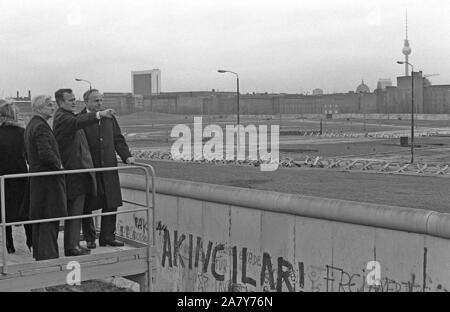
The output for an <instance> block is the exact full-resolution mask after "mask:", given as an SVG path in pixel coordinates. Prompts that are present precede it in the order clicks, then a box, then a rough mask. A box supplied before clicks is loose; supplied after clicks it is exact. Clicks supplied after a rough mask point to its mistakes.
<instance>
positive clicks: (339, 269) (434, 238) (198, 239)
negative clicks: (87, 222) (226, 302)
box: [117, 174, 450, 292]
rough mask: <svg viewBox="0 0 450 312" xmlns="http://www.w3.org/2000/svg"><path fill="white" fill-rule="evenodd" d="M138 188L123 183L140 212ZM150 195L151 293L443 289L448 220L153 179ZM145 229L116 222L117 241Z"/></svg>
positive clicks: (141, 220) (448, 281) (142, 224)
mask: <svg viewBox="0 0 450 312" xmlns="http://www.w3.org/2000/svg"><path fill="white" fill-rule="evenodd" d="M143 181H144V180H143V177H140V176H137V175H129V174H121V183H122V187H123V188H122V193H123V196H124V198H125V199H128V200H131V201H134V202H139V203H144V202H145V192H144V187H143V186H144V182H143ZM156 188H157V197H156V213H155V223H156V224H157V226H156V237H155V238H156V244H157V251H158V254H157V256H156V259H157V267H158V269H157V283H156V289H157V290H161V291H297V292H298V291H333V292H347V291H350V292H356V291H366V292H368V291H373V292H375V291H383V292H394V291H446V290H447V289H450V272H449V271H448V258H449V256H450V243H449V240H448V238H450V215H448V214H442V213H437V212H432V211H426V210H420V209H410V208H404V207H391V206H385V205H376V204H368V203H359V202H351V201H342V200H333V199H325V198H316V197H309V196H299V195H291V194H283V193H276V192H268V191H259V190H251V189H242V188H235V187H227V186H219V185H211V184H204V183H195V182H187V181H179V180H170V179H161V178H159V179H157V182H156ZM131 206H132V205H130V204H127V205H124V207H122V208H121V209H127V208H128V207H131ZM150 228H151V227H150V226H149V225H148V223H147V221H146V220H145V214H144V213H142V214H139V213H136V214H135V215H132V216H130V215H119V216H118V227H117V232H118V234H119V235H122V236H124V237H127V238H130V239H136V240H143V241H145V240H146V238H147V235H151V231H150V234H149V230H150ZM370 261H378V263H379V264H380V270H381V271H380V272H381V276H380V278H381V280H380V283H379V285H369V284H368V282H367V277H368V276H369V277H370V276H374V275H373V274H374V272H375V271H376V270H374V269H373V268H372V267H367V264H368V262H370Z"/></svg>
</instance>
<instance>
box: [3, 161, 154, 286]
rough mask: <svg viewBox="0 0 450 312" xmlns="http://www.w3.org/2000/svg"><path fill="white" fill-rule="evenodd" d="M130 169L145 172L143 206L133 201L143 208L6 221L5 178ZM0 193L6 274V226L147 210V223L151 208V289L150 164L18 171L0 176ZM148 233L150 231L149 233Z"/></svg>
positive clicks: (149, 255)
mask: <svg viewBox="0 0 450 312" xmlns="http://www.w3.org/2000/svg"><path fill="white" fill-rule="evenodd" d="M130 169H139V170H142V171H143V172H144V173H145V190H146V192H145V193H146V195H145V206H144V205H139V204H136V203H133V204H134V205H138V206H143V207H145V208H136V209H127V210H122V211H115V212H105V213H92V214H86V215H78V216H70V217H59V218H49V219H38V220H30V221H20V222H9V223H7V222H6V202H5V180H6V179H18V178H30V177H42V176H52V175H66V174H77V173H91V172H105V171H116V170H117V171H119V170H130ZM150 178H151V181H152V205H151V206H150V199H149V191H150V189H149V179H150ZM0 194H1V217H2V219H1V227H2V236H3V239H2V252H3V263H2V274H8V253H7V248H6V227H7V226H15V225H24V224H37V223H44V222H53V221H65V220H74V219H84V218H92V217H98V216H109V215H117V214H124V213H131V212H140V211H147V223H148V222H149V220H150V218H151V217H150V210H152V213H153V217H152V218H151V219H152V241H150V235H148V237H147V263H148V281H147V283H148V285H147V286H148V289H149V291H151V290H152V276H151V274H152V266H151V265H152V263H151V259H152V258H151V256H152V255H151V247H152V246H155V217H154V216H155V195H156V187H155V170H154V169H153V167H152V166H150V165H148V164H144V163H135V164H134V165H130V166H128V165H127V166H121V167H107V168H92V169H77V170H61V171H46V172H34V173H20V174H6V175H2V176H0ZM149 234H150V233H149Z"/></svg>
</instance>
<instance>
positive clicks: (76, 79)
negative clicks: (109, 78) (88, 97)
mask: <svg viewBox="0 0 450 312" xmlns="http://www.w3.org/2000/svg"><path fill="white" fill-rule="evenodd" d="M75 81H84V82H87V83H88V84H89V90H92V85H91V82H90V81H89V80H85V79H80V78H75Z"/></svg>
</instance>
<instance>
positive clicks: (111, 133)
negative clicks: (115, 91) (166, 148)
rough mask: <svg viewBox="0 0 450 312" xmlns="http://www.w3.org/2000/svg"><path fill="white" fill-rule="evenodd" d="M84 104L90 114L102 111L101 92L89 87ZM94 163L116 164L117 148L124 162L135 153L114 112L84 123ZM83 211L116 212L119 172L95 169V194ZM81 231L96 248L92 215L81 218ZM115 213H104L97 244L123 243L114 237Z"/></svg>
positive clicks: (113, 244) (87, 243)
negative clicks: (130, 147)
mask: <svg viewBox="0 0 450 312" xmlns="http://www.w3.org/2000/svg"><path fill="white" fill-rule="evenodd" d="M83 99H84V102H85V104H86V108H85V109H84V110H83V111H82V112H81V113H80V114H81V115H83V114H89V113H95V112H98V111H101V109H102V107H103V96H102V94H101V93H100V92H99V91H98V90H96V89H90V90H88V91H86V92H85V93H84V95H83ZM84 132H85V134H86V138H87V141H88V143H89V148H90V151H91V155H92V159H93V161H94V166H95V167H96V168H102V167H117V157H116V152H117V154H118V155H119V156H120V158H121V159H122V161H123V162H124V163H126V164H133V163H134V162H135V159H134V157H132V156H131V153H130V150H129V148H128V145H127V143H126V142H125V138H124V136H123V135H122V133H121V131H120V127H119V124H118V123H117V120H116V118H115V117H114V116H113V117H112V118H110V119H101V120H99V121H98V122H97V123H95V124H91V125H89V126H87V127H84ZM85 206H86V207H85V213H90V212H91V211H92V210H98V209H102V212H115V211H117V208H118V207H119V206H122V194H121V189H120V182H119V174H118V172H117V171H105V172H99V173H97V196H88V198H87V200H86V205H85ZM82 226H83V235H84V238H85V240H86V246H87V247H88V248H91V249H92V248H95V247H96V244H95V237H96V236H95V227H94V222H93V220H92V218H87V219H84V220H83V223H82ZM115 231H116V215H110V216H103V217H102V219H101V226H100V237H99V244H100V246H115V247H120V246H123V245H124V244H123V243H122V242H120V241H118V240H116V238H115Z"/></svg>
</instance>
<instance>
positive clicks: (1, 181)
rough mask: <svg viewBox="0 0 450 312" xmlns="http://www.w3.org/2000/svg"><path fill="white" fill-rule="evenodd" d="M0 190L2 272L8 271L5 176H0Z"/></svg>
mask: <svg viewBox="0 0 450 312" xmlns="http://www.w3.org/2000/svg"><path fill="white" fill-rule="evenodd" d="M0 192H1V213H2V252H3V253H2V256H3V270H2V273H3V274H7V273H8V252H7V250H6V225H5V224H6V209H5V207H6V201H5V177H3V176H1V177H0Z"/></svg>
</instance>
